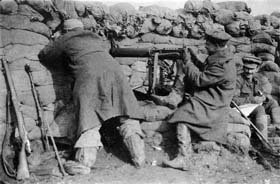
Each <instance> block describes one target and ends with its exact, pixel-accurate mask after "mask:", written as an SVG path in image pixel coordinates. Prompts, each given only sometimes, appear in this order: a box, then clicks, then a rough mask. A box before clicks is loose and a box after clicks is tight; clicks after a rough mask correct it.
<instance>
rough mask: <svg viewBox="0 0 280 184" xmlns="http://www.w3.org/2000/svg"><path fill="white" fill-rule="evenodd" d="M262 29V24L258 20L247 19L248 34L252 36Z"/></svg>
mask: <svg viewBox="0 0 280 184" xmlns="http://www.w3.org/2000/svg"><path fill="white" fill-rule="evenodd" d="M261 30H262V25H261V23H260V21H259V20H249V21H248V31H247V32H248V35H249V36H254V35H256V34H257V33H258V32H260V31H261Z"/></svg>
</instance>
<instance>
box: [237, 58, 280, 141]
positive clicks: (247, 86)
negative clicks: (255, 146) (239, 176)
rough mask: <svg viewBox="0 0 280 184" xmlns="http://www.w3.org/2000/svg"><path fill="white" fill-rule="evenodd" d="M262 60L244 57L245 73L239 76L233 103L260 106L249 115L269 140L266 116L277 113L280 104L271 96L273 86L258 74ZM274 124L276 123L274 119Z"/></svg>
mask: <svg viewBox="0 0 280 184" xmlns="http://www.w3.org/2000/svg"><path fill="white" fill-rule="evenodd" d="M261 62H262V61H261V60H260V59H259V58H258V57H255V56H245V57H243V73H242V74H241V75H239V76H238V78H237V84H236V89H237V90H236V94H235V96H234V97H233V101H234V102H235V103H236V104H237V105H244V104H260V105H259V106H257V108H255V109H254V110H253V111H252V112H251V113H250V115H249V118H251V119H252V121H253V123H254V124H255V125H256V127H257V128H258V129H259V130H260V131H261V132H262V134H263V135H264V137H265V138H267V124H268V119H267V116H266V114H269V115H272V114H273V113H274V112H277V107H278V103H277V101H276V100H274V99H273V98H272V97H270V96H269V93H270V91H271V84H270V83H269V81H268V79H267V78H266V77H265V76H263V75H261V74H259V73H256V72H257V70H258V67H259V66H260V64H261ZM271 117H272V118H271V119H272V122H273V121H274V119H273V117H274V116H271Z"/></svg>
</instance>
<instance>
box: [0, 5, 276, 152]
mask: <svg viewBox="0 0 280 184" xmlns="http://www.w3.org/2000/svg"><path fill="white" fill-rule="evenodd" d="M0 17H1V22H0V29H1V42H0V55H1V58H4V59H6V60H7V61H8V64H9V68H10V70H11V72H12V77H13V80H14V83H15V87H16V91H17V94H18V98H19V101H20V103H21V110H22V112H23V116H24V120H25V123H26V127H27V131H28V132H29V138H30V139H37V138H39V137H40V136H41V135H40V130H39V127H38V126H37V120H38V116H37V113H36V106H35V102H34V98H33V96H32V91H31V85H30V80H29V78H28V75H27V73H26V71H25V70H24V66H25V65H26V64H29V65H30V67H31V71H32V75H33V78H34V83H35V86H36V90H37V91H38V93H39V97H40V103H41V105H43V106H44V119H45V120H46V122H48V123H50V124H51V123H52V122H53V121H54V120H55V119H56V117H59V115H60V114H65V113H64V112H66V111H67V110H65V108H64V107H69V106H67V105H68V104H69V103H71V92H70V88H71V78H70V77H69V76H68V75H67V73H65V72H63V71H50V70H49V69H47V68H45V67H44V66H43V65H41V64H40V62H39V60H38V53H39V51H40V50H41V49H42V48H43V47H44V46H45V45H46V44H47V43H48V42H49V40H50V39H52V38H51V36H52V35H59V30H60V24H61V22H62V20H63V19H67V18H78V19H80V20H81V21H82V22H83V24H84V26H85V28H86V29H89V30H93V31H95V32H96V33H98V34H99V35H100V36H101V38H102V39H104V43H105V44H104V45H106V47H107V48H109V47H110V45H108V44H107V39H106V38H107V36H108V30H112V31H114V32H115V33H117V35H116V39H117V44H118V45H119V46H120V47H136V48H137V47H138V48H139V47H157V48H166V47H167V48H170V47H182V46H183V45H185V46H188V47H193V48H194V49H195V50H196V52H197V53H198V54H199V57H200V58H201V60H202V61H203V60H205V59H206V57H207V56H208V53H207V51H206V49H205V47H204V43H205V40H204V33H205V30H207V29H222V30H226V31H227V32H228V33H229V34H231V35H232V36H233V38H232V40H231V41H230V47H231V49H232V50H233V51H234V52H235V53H236V60H237V61H239V62H241V57H242V56H243V55H244V54H248V53H253V54H256V55H260V53H261V54H262V55H261V57H265V59H264V60H267V61H271V62H274V60H275V58H274V54H275V51H276V41H277V36H278V29H279V25H280V23H279V22H280V19H279V18H278V17H279V14H277V12H274V13H273V14H271V15H263V16H257V17H253V16H252V15H250V8H248V6H247V4H246V3H243V2H235V3H232V2H226V3H218V4H215V3H212V2H210V1H208V0H205V1H199V2H196V1H187V2H186V3H185V6H184V7H182V9H179V10H176V11H175V10H171V9H169V8H166V7H159V6H157V5H152V6H147V7H140V8H139V10H136V9H135V8H134V7H133V6H132V5H131V4H129V3H119V4H116V5H112V6H106V5H105V4H103V3H102V2H88V1H84V2H83V1H77V2H75V1H67V0H2V1H0ZM260 30H265V31H266V32H267V33H268V38H267V35H265V36H263V37H261V36H258V37H255V38H254V36H256V33H257V32H258V31H260ZM117 60H118V61H119V63H120V64H121V66H122V68H123V71H124V73H125V75H126V76H127V78H128V80H129V82H130V84H131V86H132V87H136V86H139V85H142V84H143V83H144V82H145V80H146V77H147V74H146V72H147V68H146V61H147V59H146V58H117ZM265 69H266V70H271V67H270V66H267V67H266V68H265ZM266 73H267V72H264V74H266ZM267 75H268V74H267ZM268 76H271V77H270V80H271V82H272V84H273V86H274V87H273V88H272V90H271V93H272V95H273V96H274V97H275V98H276V97H279V93H280V90H279V87H278V84H279V82H280V80H279V79H280V76H279V72H278V69H277V68H276V69H275V70H273V71H270V73H269V75H268ZM0 80H1V82H0V92H1V93H0V100H1V101H0V143H2V140H3V135H4V132H5V123H6V122H5V121H6V107H5V106H6V94H7V90H6V83H5V80H4V73H1V75H0ZM63 109H64V110H63ZM70 110H71V109H70ZM61 112H63V113H61ZM62 119H63V118H62ZM70 119H71V118H70ZM160 124H161V123H160V122H159V124H158V125H159V126H155V124H154V125H153V126H146V125H148V124H143V128H144V129H147V131H150V132H151V131H154V132H156V131H162V130H159V127H160ZM164 131H166V128H165V129H164ZM59 133H61V132H57V134H59ZM64 133H65V132H64ZM62 134H63V133H62ZM58 136H61V134H60V135H58ZM0 149H1V148H0Z"/></svg>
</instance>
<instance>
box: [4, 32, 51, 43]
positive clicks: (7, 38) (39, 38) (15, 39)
mask: <svg viewBox="0 0 280 184" xmlns="http://www.w3.org/2000/svg"><path fill="white" fill-rule="evenodd" d="M0 32H1V38H2V39H1V42H0V47H5V46H7V45H9V44H12V45H13V44H21V45H28V46H33V45H47V44H48V43H49V40H48V38H47V37H45V36H43V35H41V34H37V33H34V32H31V31H25V30H20V29H1V28H0Z"/></svg>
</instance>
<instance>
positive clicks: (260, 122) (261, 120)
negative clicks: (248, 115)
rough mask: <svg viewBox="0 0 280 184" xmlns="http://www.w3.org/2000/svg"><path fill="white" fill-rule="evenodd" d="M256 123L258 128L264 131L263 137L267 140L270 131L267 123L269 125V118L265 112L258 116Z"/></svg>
mask: <svg viewBox="0 0 280 184" xmlns="http://www.w3.org/2000/svg"><path fill="white" fill-rule="evenodd" d="M255 125H256V127H257V128H258V130H259V131H260V132H261V133H262V135H263V137H264V138H265V139H266V140H267V136H268V131H267V125H268V119H267V116H266V115H265V114H263V115H260V116H258V117H256V120H255Z"/></svg>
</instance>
